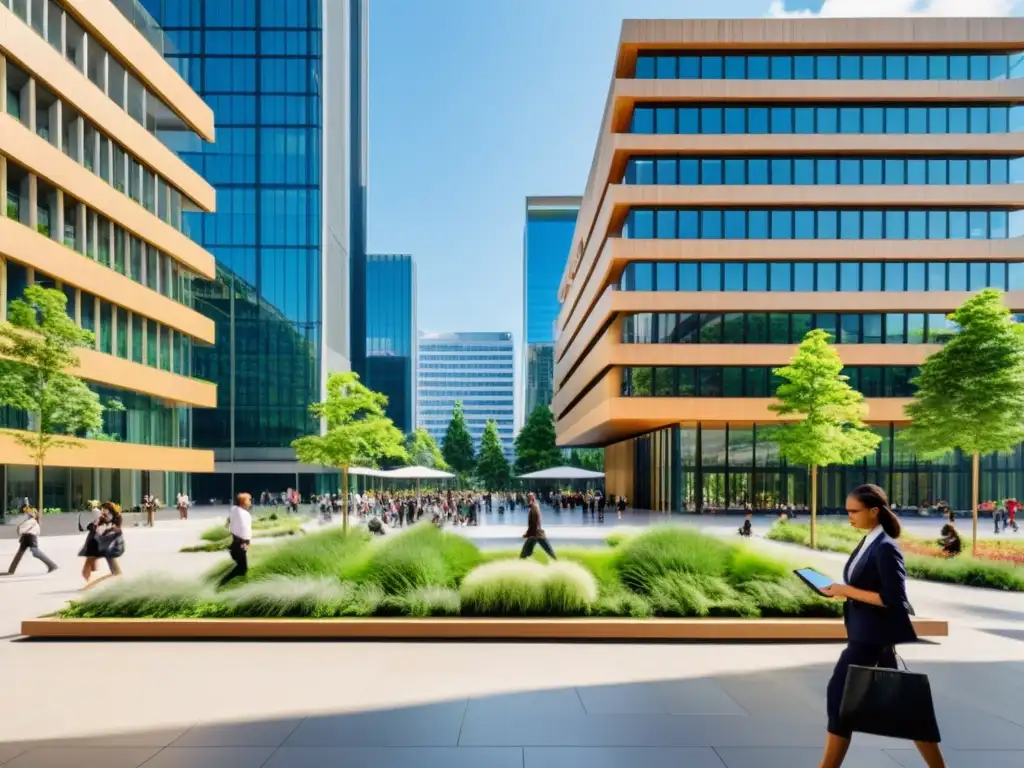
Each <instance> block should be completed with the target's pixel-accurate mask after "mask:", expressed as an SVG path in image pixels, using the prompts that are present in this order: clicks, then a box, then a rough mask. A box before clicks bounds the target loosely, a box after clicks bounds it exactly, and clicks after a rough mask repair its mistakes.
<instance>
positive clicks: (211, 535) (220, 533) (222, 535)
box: [199, 525, 231, 541]
mask: <svg viewBox="0 0 1024 768" xmlns="http://www.w3.org/2000/svg"><path fill="white" fill-rule="evenodd" d="M199 538H200V539H202V540H203V541H225V540H228V539H230V538H231V531H229V530H228V529H227V528H225V527H224V526H223V525H214V526H211V527H209V528H207V529H206V530H205V531H203V532H202V533H201V534H199Z"/></svg>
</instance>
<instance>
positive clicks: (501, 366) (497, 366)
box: [419, 356, 512, 375]
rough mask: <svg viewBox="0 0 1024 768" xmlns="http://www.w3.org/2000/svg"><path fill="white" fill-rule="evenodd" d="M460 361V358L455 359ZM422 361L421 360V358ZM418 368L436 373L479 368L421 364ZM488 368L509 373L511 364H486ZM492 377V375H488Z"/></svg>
mask: <svg viewBox="0 0 1024 768" xmlns="http://www.w3.org/2000/svg"><path fill="white" fill-rule="evenodd" d="M456 359H462V358H456ZM501 359H502V360H507V359H508V357H507V356H506V357H502V358H501ZM420 360H421V361H422V360H423V358H422V357H421V358H420ZM419 367H420V368H421V369H424V370H437V371H451V370H475V369H477V368H479V367H480V366H479V364H477V363H423V362H420V365H419ZM487 367H488V368H493V369H494V370H495V371H511V370H512V363H488V364H487ZM489 375H493V374H489Z"/></svg>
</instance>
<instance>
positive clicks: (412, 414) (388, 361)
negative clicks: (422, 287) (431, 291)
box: [363, 254, 418, 433]
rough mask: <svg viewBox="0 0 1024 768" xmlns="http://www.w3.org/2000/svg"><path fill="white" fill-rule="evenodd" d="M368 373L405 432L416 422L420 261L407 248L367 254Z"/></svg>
mask: <svg viewBox="0 0 1024 768" xmlns="http://www.w3.org/2000/svg"><path fill="white" fill-rule="evenodd" d="M365 300H366V363H365V369H366V374H365V376H363V382H364V383H365V384H366V385H367V386H368V387H370V389H373V390H375V391H377V392H380V393H381V394H384V395H387V398H388V407H387V415H388V417H389V418H390V419H391V420H392V421H393V422H394V423H395V426H396V427H398V428H399V429H400V430H402V432H404V433H409V432H411V431H412V430H413V429H415V427H416V379H415V375H416V353H417V349H418V344H417V338H418V337H417V333H416V264H415V262H413V259H412V256H410V255H408V254H370V255H368V256H367V257H366V296H365Z"/></svg>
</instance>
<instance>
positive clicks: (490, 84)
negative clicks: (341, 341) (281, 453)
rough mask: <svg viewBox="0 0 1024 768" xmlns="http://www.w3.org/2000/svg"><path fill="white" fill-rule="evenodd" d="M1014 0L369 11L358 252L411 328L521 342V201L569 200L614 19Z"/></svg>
mask: <svg viewBox="0 0 1024 768" xmlns="http://www.w3.org/2000/svg"><path fill="white" fill-rule="evenodd" d="M1022 3H1024V0H784V2H782V3H779V2H778V0H774V1H773V0H372V2H371V10H370V200H369V246H370V252H371V253H373V252H378V253H382V252H383V253H411V254H412V255H413V256H414V257H415V259H416V263H417V265H418V282H419V313H418V314H419V324H420V329H421V330H430V331H465V330H493V331H511V332H512V333H513V335H514V337H515V339H516V344H517V345H518V344H519V342H520V340H521V339H520V337H521V335H522V240H523V206H524V198H525V197H526V196H527V195H545V194H554V195H561V194H566V195H569V194H582V192H583V187H584V185H585V183H586V179H587V173H588V171H589V170H590V161H591V158H592V156H593V152H594V145H595V141H596V138H597V130H598V127H599V123H600V118H601V113H602V110H603V108H604V102H605V97H606V95H607V91H608V86H609V82H610V76H611V67H612V62H613V57H614V55H615V46H616V43H617V41H618V36H619V27H620V25H621V22H622V19H623V18H680V17H702V16H703V17H710V16H714V17H719V18H722V17H733V18H735V17H761V16H765V15H766V14H767V13H768V11H769V8H770V7H773V6H774V7H775V9H776V11H777V10H778V9H779V8H781V9H783V10H785V11H786V12H798V11H801V10H804V11H806V10H811V11H814V12H821V11H822V10H823V8H822V7H823V4H824V6H825V7H824V11H823V12H824V13H825V14H826V15H840V16H843V15H846V16H849V15H861V14H882V13H886V14H892V13H908V12H912V13H921V12H925V13H927V12H929V11H930V10H931V11H934V12H937V13H941V14H946V15H950V14H956V15H978V14H983V13H988V14H998V13H1007V12H1009V11H1010V9H1011V8H1013V9H1015V10H1019V9H1020V7H1021V4H1022Z"/></svg>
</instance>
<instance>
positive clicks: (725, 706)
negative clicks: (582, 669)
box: [577, 679, 747, 717]
mask: <svg viewBox="0 0 1024 768" xmlns="http://www.w3.org/2000/svg"><path fill="white" fill-rule="evenodd" d="M577 690H578V692H579V695H580V698H581V699H582V700H583V706H584V708H585V709H586V710H587V714H590V715H645V714H665V715H733V716H741V717H742V716H745V715H747V712H746V710H744V709H743V707H741V706H740V705H739V704H737V703H736V701H735V700H734V699H732V697H730V696H729V694H727V693H726V692H725V691H723V690H722V688H721V687H720V686H719V685H718V683H717V682H716V681H715V680H710V679H695V680H666V681H658V682H651V683H634V684H632V685H597V686H586V687H582V688H578V689H577Z"/></svg>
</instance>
